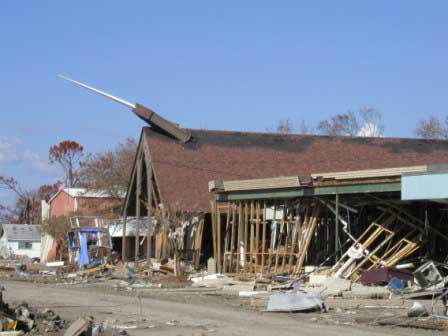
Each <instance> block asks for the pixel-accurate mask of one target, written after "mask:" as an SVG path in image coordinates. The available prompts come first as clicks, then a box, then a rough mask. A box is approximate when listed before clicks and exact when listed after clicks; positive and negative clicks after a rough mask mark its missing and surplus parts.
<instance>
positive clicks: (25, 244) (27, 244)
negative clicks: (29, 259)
mask: <svg viewBox="0 0 448 336" xmlns="http://www.w3.org/2000/svg"><path fill="white" fill-rule="evenodd" d="M32 248H33V243H30V242H19V250H31V249H32Z"/></svg>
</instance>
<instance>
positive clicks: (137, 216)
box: [134, 155, 143, 262]
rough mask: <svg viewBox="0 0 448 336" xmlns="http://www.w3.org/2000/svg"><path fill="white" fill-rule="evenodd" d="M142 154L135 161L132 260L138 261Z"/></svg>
mask: <svg viewBox="0 0 448 336" xmlns="http://www.w3.org/2000/svg"><path fill="white" fill-rule="evenodd" d="M142 163H143V162H142V155H140V156H139V159H138V161H137V187H136V191H135V220H136V224H135V253H134V260H135V262H137V261H138V258H139V247H140V215H141V203H142V199H141V198H142Z"/></svg>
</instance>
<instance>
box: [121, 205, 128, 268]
mask: <svg viewBox="0 0 448 336" xmlns="http://www.w3.org/2000/svg"><path fill="white" fill-rule="evenodd" d="M127 213H128V209H127V208H126V206H125V208H124V214H123V237H122V239H121V261H122V262H123V263H124V262H126V221H127Z"/></svg>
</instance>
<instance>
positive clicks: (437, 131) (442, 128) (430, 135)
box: [414, 116, 448, 139]
mask: <svg viewBox="0 0 448 336" xmlns="http://www.w3.org/2000/svg"><path fill="white" fill-rule="evenodd" d="M447 126H448V116H447V117H446V118H445V125H443V123H442V121H441V120H440V119H439V118H438V117H436V116H429V117H428V118H427V119H421V120H420V121H419V122H418V124H417V127H416V128H415V130H414V134H415V135H416V136H418V137H420V138H423V139H448V127H447Z"/></svg>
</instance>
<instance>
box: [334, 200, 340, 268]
mask: <svg viewBox="0 0 448 336" xmlns="http://www.w3.org/2000/svg"><path fill="white" fill-rule="evenodd" d="M335 212H336V213H335V223H334V250H335V254H334V259H335V262H336V263H337V262H338V260H339V194H336V210H335Z"/></svg>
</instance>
